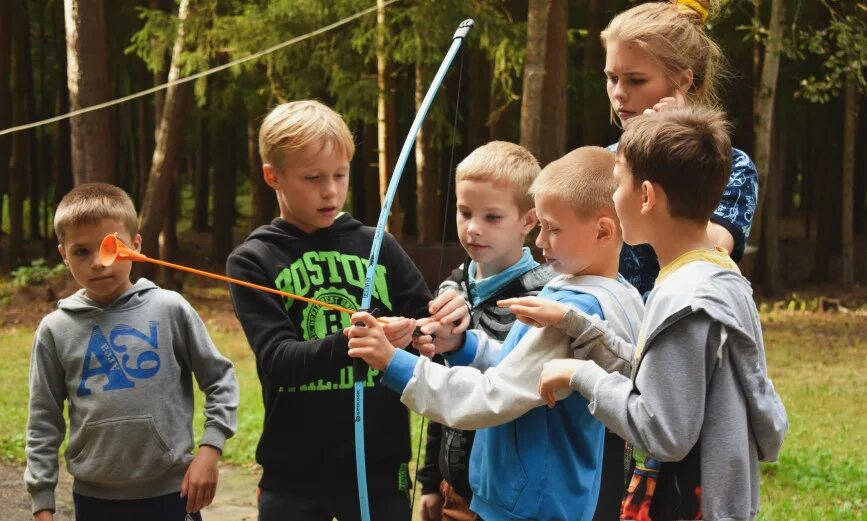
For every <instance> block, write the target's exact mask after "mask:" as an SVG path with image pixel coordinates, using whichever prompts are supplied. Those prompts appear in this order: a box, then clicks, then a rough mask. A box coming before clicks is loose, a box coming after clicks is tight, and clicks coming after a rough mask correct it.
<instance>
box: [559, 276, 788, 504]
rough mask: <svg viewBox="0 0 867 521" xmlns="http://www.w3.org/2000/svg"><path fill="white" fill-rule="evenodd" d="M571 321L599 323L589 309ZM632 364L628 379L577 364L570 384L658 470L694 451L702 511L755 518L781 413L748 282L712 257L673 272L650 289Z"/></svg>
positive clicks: (586, 328) (583, 328)
mask: <svg viewBox="0 0 867 521" xmlns="http://www.w3.org/2000/svg"><path fill="white" fill-rule="evenodd" d="M578 315H581V313H580V312H578V313H577V314H575V315H573V318H574V317H575V316H578ZM579 324H580V326H579ZM572 328H573V331H572V333H571V334H572V335H575V334H579V333H583V334H590V333H589V332H592V331H604V330H606V329H607V327H606V326H605V325H604V324H602V323H601V322H600V321H599V320H598V319H596V318H595V317H592V316H589V315H584V316H582V317H581V320H576V321H574V322H573V324H572ZM606 338H607V339H608V340H609V341H611V342H612V343H618V340H617V338H616V337H614V336H613V335H610V334H608V335H607V336H606ZM618 349H621V350H622V349H623V346H621V347H620V348H618ZM633 365H634V367H633V368H632V375H633V376H632V378H631V379H630V378H628V377H626V376H623V375H622V374H617V373H608V372H607V371H605V370H604V369H603V368H600V367H599V366H597V365H595V364H592V363H588V364H584V365H582V367H580V368H579V369H578V370H577V371H576V372H575V374H574V375H573V377H572V382H571V383H572V388H573V389H575V390H577V391H579V392H580V393H581V394H582V395H584V396H585V397H586V398H587V399H588V400H590V410H591V412H592V413H593V415H594V416H596V417H597V418H598V419H599V420H601V421H602V422H603V423H605V425H606V426H608V427H609V428H610V429H611V430H613V431H614V432H616V433H617V434H618V435H619V436H621V437H623V438H624V439H625V440H627V441H628V442H629V443H630V444H632V445H633V446H634V447H635V448H636V449H638V450H640V451H642V452H645V453H647V454H649V455H650V456H651V457H653V458H655V459H657V460H659V461H662V462H663V469H665V465H666V464H671V463H666V462H680V461H681V460H684V459H685V458H686V457H687V455H693V454H695V452H694V451H695V450H698V451H699V454H698V456H699V464H698V467H699V471H700V479H701V488H702V490H701V511H702V514H703V518H704V519H706V520H735V519H737V520H741V519H753V518H755V516H756V514H757V512H758V508H759V461H774V460H776V459H777V457H778V455H779V451H780V447H781V445H782V442H783V438H784V436H785V433H786V429H787V427H788V421H787V417H786V411H785V408H784V407H783V404H782V401H781V400H780V397H779V396H778V395H777V393H776V391H775V390H774V387H773V384H772V383H771V381H770V379H769V378H768V374H767V366H766V362H765V351H764V343H763V341H762V329H761V324H760V322H759V317H758V313H757V312H756V306H755V303H754V302H753V300H752V290H751V288H750V286H749V282H747V280H746V279H744V278H743V277H742V276H741V275H740V274H738V273H736V272H733V271H728V270H725V269H723V268H721V267H719V266H717V265H715V264H713V263H710V262H691V263H689V264H686V265H684V266H683V267H681V268H679V269H678V270H676V271H675V272H673V273H672V274H671V275H669V276H668V277H667V278H666V279H665V280H663V281H662V283H660V284H659V285H658V286H656V288H655V289H654V290H653V291H652V292H651V294H650V297H649V298H648V302H647V308H646V311H645V316H644V323H643V324H642V328H641V334H640V335H639V342H638V349H637V350H636V359H635V361H634V362H633ZM659 492H660V490H659V488H658V487H657V493H659ZM657 495H658V494H657Z"/></svg>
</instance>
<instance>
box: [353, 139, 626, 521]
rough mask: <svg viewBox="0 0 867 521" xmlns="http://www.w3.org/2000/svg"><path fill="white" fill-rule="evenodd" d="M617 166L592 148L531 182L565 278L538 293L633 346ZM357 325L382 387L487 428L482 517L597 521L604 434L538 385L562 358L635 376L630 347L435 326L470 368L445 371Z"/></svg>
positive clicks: (479, 451)
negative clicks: (622, 265)
mask: <svg viewBox="0 0 867 521" xmlns="http://www.w3.org/2000/svg"><path fill="white" fill-rule="evenodd" d="M612 169H613V156H612V155H611V153H610V152H608V151H606V150H605V149H601V148H597V147H584V148H580V149H578V150H575V151H573V152H571V153H569V154H567V155H566V156H564V157H563V158H561V159H559V160H558V161H555V162H553V163H551V164H550V165H548V166H547V167H546V168H545V169H544V170H543V171H542V173H541V174H540V175H539V177H538V178H537V179H536V181H535V182H534V183H533V186H532V188H531V193H532V194H533V196H534V198H535V204H536V212H537V216H538V217H539V221H540V223H541V225H542V230H541V232H540V234H539V237H538V239H537V241H536V244H537V246H539V247H541V248H542V250H543V253H544V255H545V258H546V260H547V261H548V262H549V263H551V265H552V267H553V268H554V269H555V270H557V271H558V272H560V273H561V274H562V275H561V276H558V277H556V278H555V279H553V280H552V281H551V282H549V283H548V284H547V285H546V286H545V288H544V289H543V290H542V292H541V293H540V297H545V298H549V299H554V300H557V301H559V302H563V303H566V304H568V305H569V306H573V307H575V308H577V309H581V310H583V311H585V312H587V313H589V314H592V315H596V316H598V317H600V318H603V319H605V320H607V321H608V322H609V323H610V324H611V326H612V331H613V332H610V333H609V332H606V334H611V335H618V336H620V337H621V338H622V339H623V340H625V341H627V342H632V341H634V340H636V339H637V333H638V327H639V324H640V321H641V316H642V312H643V305H642V301H641V297H640V296H639V295H638V292H637V291H636V290H635V289H634V288H633V287H632V286H630V285H629V284H628V283H627V282H626V281H625V280H623V279H622V278H620V277H619V276H618V274H617V266H618V259H619V252H620V247H621V239H620V234H619V224H618V223H617V220H616V215H615V213H614V208H613V202H612V199H611V198H612V194H613V192H614V189H615V184H614V182H613V178H612ZM511 303H512V301H511V300H507V301H503V302H501V305H503V306H509V305H510V304H511ZM358 322H363V323H364V325H365V326H366V327H358V326H353V327H350V328H347V329H346V334H347V335H348V336H349V337H350V342H349V347H350V350H349V354H350V356H353V357H360V358H363V359H364V360H365V361H366V362H367V363H368V364H370V365H371V367H374V368H376V369H380V370H385V374H384V376H383V379H382V382H383V383H384V384H385V385H386V386H388V387H390V388H391V389H393V390H395V391H397V392H401V393H402V396H401V401H402V402H403V403H404V404H406V405H407V406H408V407H410V408H411V409H414V410H416V411H418V412H420V413H422V414H424V415H425V416H427V417H429V418H431V419H433V420H436V421H438V422H440V423H443V424H446V425H449V426H453V427H457V428H465V429H466V428H469V429H481V430H479V432H478V433H477V434H476V441H475V443H474V445H473V449H472V454H471V459H470V485H471V487H472V489H473V494H474V495H473V500H472V504H471V507H470V508H471V509H472V510H473V511H474V512H477V513H478V514H479V515H480V516H481V517H482V518H483V519H508V520H511V519H548V520H573V519H582V520H589V519H591V517H592V515H593V512H594V510H595V506H596V498H597V496H598V492H599V478H600V462H601V456H602V441H603V436H604V428H603V426H602V425H601V423H599V422H598V421H596V420H594V419H593V418H592V417H591V415H590V414H589V412H588V402H587V400H586V399H584V398H583V397H581V396H579V395H577V394H576V395H573V396H570V397H568V398H566V399H565V400H564V401H563V404H564V405H565V406H564V407H562V408H558V409H554V410H549V409H546V408H544V407H540V406H541V405H542V404H543V403H544V401H543V400H542V398H541V396H540V395H539V392H538V386H537V382H538V378H539V375H540V373H541V370H542V367H543V365H544V363H545V362H546V361H548V360H552V359H555V358H560V357H564V356H578V357H588V356H589V357H590V358H592V359H594V360H597V361H599V362H600V363H601V364H602V365H603V366H604V367H606V368H608V369H610V370H622V371H625V372H628V371H629V361H630V359H631V355H632V353H631V352H626V353H619V352H615V351H610V350H609V349H608V348H607V347H605V346H606V345H608V344H612V345H617V343H615V342H611V341H610V340H609V339H605V338H603V337H601V336H594V335H587V336H585V337H581V338H579V339H577V340H575V339H573V338H570V336H569V334H570V333H574V332H571V331H570V330H569V328H568V322H567V323H566V327H565V328H556V327H552V328H544V329H534V328H531V327H529V326H528V325H526V324H516V325H515V326H514V327H513V328H512V330H511V331H510V332H509V335H508V336H507V337H506V340H505V341H504V342H503V343H502V344H500V343H498V342H496V341H494V340H492V339H490V338H489V337H488V336H487V335H485V334H484V333H482V332H481V331H478V330H471V331H468V332H466V334H463V335H462V334H458V335H452V334H450V333H451V331H449V330H448V328H443V327H438V326H437V325H436V324H435V323H429V324H427V325H425V326H424V327H423V328H422V329H423V332H425V333H431V332H435V333H436V334H437V339H436V348H437V351H439V352H443V353H446V360H447V361H448V362H449V364H450V365H452V366H471V367H449V368H447V367H444V366H440V365H437V364H433V363H431V362H430V361H429V360H427V359H425V358H424V357H416V356H415V355H412V354H410V353H408V352H406V351H402V350H396V349H395V348H394V347H393V346H392V345H391V344H389V343H388V341H387V340H386V339H385V336H384V333H383V330H382V328H381V327H380V326H379V325H378V324H377V322H376V320H375V319H374V318H373V317H372V316H371V315H369V314H367V313H357V314H356V315H355V316H354V317H353V323H358ZM425 340H427V339H426V338H421V339H420V342H421V343H424V342H425ZM421 347H422V350H424V346H421ZM482 371H484V372H482Z"/></svg>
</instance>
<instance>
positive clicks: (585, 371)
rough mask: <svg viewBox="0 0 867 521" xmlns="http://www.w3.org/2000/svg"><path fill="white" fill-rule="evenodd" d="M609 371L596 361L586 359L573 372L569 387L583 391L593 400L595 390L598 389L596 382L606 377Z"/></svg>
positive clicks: (583, 394) (582, 393) (588, 398)
mask: <svg viewBox="0 0 867 521" xmlns="http://www.w3.org/2000/svg"><path fill="white" fill-rule="evenodd" d="M606 375H608V372H607V371H605V369H602V368H601V367H599V366H598V365H597V364H596V362H592V361H586V362H584V363H582V364H580V365H579V366H578V368H577V369H575V372H574V373H572V378H571V379H570V380H569V387H571V388H572V389H574V390H576V391H578V392H579V393H581V395H582V396H584V398H587V400H589V401H591V402H592V401H593V391H594V389H596V384H597V383H599V381H600V380H602V379H603V378H605V376H606Z"/></svg>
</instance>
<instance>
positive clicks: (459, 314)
mask: <svg viewBox="0 0 867 521" xmlns="http://www.w3.org/2000/svg"><path fill="white" fill-rule="evenodd" d="M467 314H468V313H467V308H466V306H462V307H459V308H457V309H455V310H454V311H452V312H450V313H449V314H448V315H446V316H444V317H443V318H441V319H439V320H440V322H441V323H443V324H453V323H455V322H457V321H459V320H461V319H462V318H463V317H465V316H467Z"/></svg>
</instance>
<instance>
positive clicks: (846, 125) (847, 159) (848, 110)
mask: <svg viewBox="0 0 867 521" xmlns="http://www.w3.org/2000/svg"><path fill="white" fill-rule="evenodd" d="M856 89H857V85H855V83H854V80H852V79H847V80H846V87H845V94H844V96H845V97H844V101H843V180H842V182H843V204H842V206H843V208H842V212H841V217H842V224H843V226H842V242H843V255H842V269H841V272H842V278H843V280H842V281H841V282H842V283H843V287H844V288H851V287H852V286H853V285H854V284H855V243H854V233H853V229H852V227H853V225H854V218H853V214H852V209H853V199H854V197H853V196H854V186H853V185H854V179H855V139H856V136H855V127H856V126H857V124H858V109H859V107H858V93H857V91H856Z"/></svg>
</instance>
